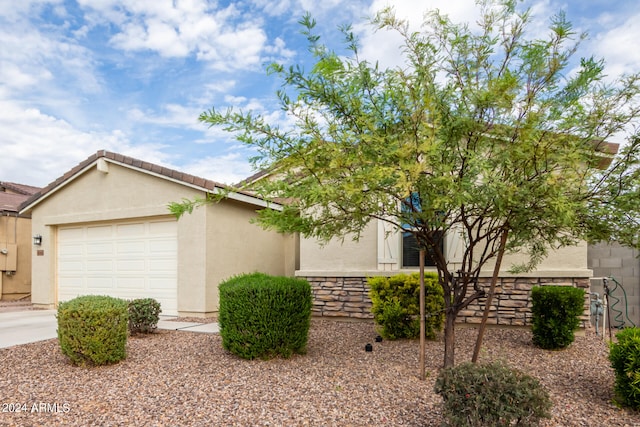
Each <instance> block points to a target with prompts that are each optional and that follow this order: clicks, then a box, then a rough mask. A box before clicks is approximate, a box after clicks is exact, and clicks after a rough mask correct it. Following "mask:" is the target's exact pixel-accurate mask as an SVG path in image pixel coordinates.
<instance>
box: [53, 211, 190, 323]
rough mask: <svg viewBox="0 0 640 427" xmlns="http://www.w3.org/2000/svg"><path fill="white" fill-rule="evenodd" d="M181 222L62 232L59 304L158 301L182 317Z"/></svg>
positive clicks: (165, 309)
mask: <svg viewBox="0 0 640 427" xmlns="http://www.w3.org/2000/svg"><path fill="white" fill-rule="evenodd" d="M177 247H178V245H177V222H176V221H141V222H131V223H113V224H96V225H85V226H77V227H60V228H59V229H58V300H59V301H67V300H70V299H72V298H75V297H77V296H79V295H110V296H113V297H118V298H124V299H134V298H155V299H156V300H158V302H160V304H161V306H162V314H166V315H176V314H177V311H178V304H177V294H178V291H177V284H178V280H177V278H178V274H177V270H178V261H177Z"/></svg>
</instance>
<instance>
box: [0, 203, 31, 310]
mask: <svg viewBox="0 0 640 427" xmlns="http://www.w3.org/2000/svg"><path fill="white" fill-rule="evenodd" d="M31 237H32V235H31V218H22V217H17V216H16V215H15V214H9V215H6V214H5V215H0V250H2V249H6V250H7V254H0V298H1V299H2V300H7V301H8V300H16V299H20V298H23V297H28V296H29V295H30V294H31V256H30V254H31V242H32V239H31ZM14 265H15V268H14Z"/></svg>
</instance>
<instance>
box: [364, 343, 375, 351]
mask: <svg viewBox="0 0 640 427" xmlns="http://www.w3.org/2000/svg"><path fill="white" fill-rule="evenodd" d="M364 351H373V346H372V345H371V344H367V345H365V346H364Z"/></svg>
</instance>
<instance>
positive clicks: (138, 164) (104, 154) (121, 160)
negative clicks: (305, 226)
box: [19, 150, 282, 212]
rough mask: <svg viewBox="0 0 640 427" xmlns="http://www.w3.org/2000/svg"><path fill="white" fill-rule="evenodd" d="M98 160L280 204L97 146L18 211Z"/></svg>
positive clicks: (199, 187)
mask: <svg viewBox="0 0 640 427" xmlns="http://www.w3.org/2000/svg"><path fill="white" fill-rule="evenodd" d="M100 162H106V163H114V164H117V165H119V166H122V167H125V168H129V169H134V170H137V171H139V172H142V173H146V174H149V175H153V176H156V177H158V178H161V179H166V180H169V181H173V182H176V183H178V184H182V185H185V186H187V187H191V188H195V189H197V190H201V191H203V192H205V193H212V194H219V193H223V192H228V193H227V194H226V197H227V198H229V199H233V200H238V201H241V202H245V203H249V204H252V205H255V206H257V207H263V208H264V207H269V208H272V209H281V208H282V207H281V206H280V205H277V204H273V203H269V202H267V201H265V200H263V199H261V198H259V197H256V196H255V195H254V194H252V193H250V192H247V191H237V190H235V189H233V188H231V187H229V186H227V185H225V184H221V183H218V182H215V181H211V180H208V179H205V178H200V177H197V176H194V175H190V174H187V173H184V172H180V171H177V170H174V169H169V168H166V167H164V166H159V165H156V164H153V163H149V162H145V161H142V160H138V159H134V158H132V157H128V156H125V155H122V154H118V153H113V152H110V151H106V150H99V151H98V152H96V153H95V154H93V155H91V156H89V157H88V158H87V159H86V160H84V161H82V162H80V163H79V164H78V165H76V166H75V167H74V168H72V169H71V170H69V171H68V172H67V173H65V174H64V175H62V176H61V177H60V178H58V179H56V180H55V181H53V182H52V183H51V184H49V185H47V186H46V187H44V188H43V189H41V190H40V191H38V192H37V193H35V194H33V195H32V196H31V197H29V198H28V199H27V200H25V201H24V202H23V203H22V204H21V205H20V207H19V209H20V212H26V211H29V210H31V209H33V208H34V207H35V206H36V205H38V204H39V203H40V202H42V201H43V200H45V199H46V198H48V197H49V196H51V195H52V194H54V193H55V192H57V191H58V190H60V189H61V188H63V187H64V186H66V185H67V184H68V183H70V182H72V181H73V180H74V179H76V178H77V177H79V176H81V175H82V174H83V173H84V172H86V171H87V170H89V169H91V168H92V167H93V166H95V165H98V168H100V167H101V163H100ZM167 212H168V211H167Z"/></svg>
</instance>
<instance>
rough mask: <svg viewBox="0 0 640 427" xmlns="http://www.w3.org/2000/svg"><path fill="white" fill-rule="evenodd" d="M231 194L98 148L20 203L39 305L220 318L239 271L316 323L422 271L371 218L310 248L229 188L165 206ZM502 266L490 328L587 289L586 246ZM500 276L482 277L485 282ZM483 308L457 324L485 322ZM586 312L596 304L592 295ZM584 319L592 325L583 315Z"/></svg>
mask: <svg viewBox="0 0 640 427" xmlns="http://www.w3.org/2000/svg"><path fill="white" fill-rule="evenodd" d="M225 188H226V187H225V186H224V185H222V184H218V183H215V182H212V181H208V180H205V179H202V178H198V177H194V176H192V175H188V174H184V173H181V172H178V171H175V170H170V169H166V168H163V167H161V166H158V165H154V164H151V163H147V162H144V161H140V160H136V159H132V158H130V157H127V156H123V155H120V154H116V153H111V152H108V151H98V152H97V153H96V154H94V155H92V156H90V157H89V158H88V159H86V160H85V161H83V162H82V163H80V164H79V165H77V166H76V167H75V168H73V169H72V170H70V171H69V172H67V173H66V174H64V175H63V176H62V177H60V178H59V179H57V180H56V181H55V182H53V183H51V184H50V185H48V186H47V187H45V188H44V189H42V190H41V191H40V192H38V193H36V194H34V195H33V196H32V197H31V198H30V199H28V200H27V201H26V202H25V203H23V205H22V207H21V212H22V213H23V214H30V215H31V217H32V226H33V234H34V235H39V236H41V242H40V244H39V245H34V246H33V278H32V282H33V283H32V302H33V304H35V305H36V306H44V307H52V306H55V305H56V304H57V303H58V302H59V301H64V300H68V299H71V298H73V297H75V296H78V295H84V294H109V295H113V296H117V297H122V298H126V299H131V298H139V297H152V298H156V299H157V300H158V301H160V303H161V304H162V308H163V313H164V314H173V315H181V316H215V315H216V313H217V311H218V284H219V283H220V282H221V281H223V280H225V279H227V278H229V277H231V276H233V275H237V274H240V273H248V272H254V271H262V272H265V273H268V274H276V275H288V276H293V275H295V276H298V277H302V278H305V279H307V280H308V281H309V282H310V283H311V285H312V290H313V295H314V306H313V313H314V315H316V316H331V317H348V318H371V317H372V315H371V311H370V308H371V300H370V299H369V296H368V286H367V283H366V282H367V277H371V276H379V275H387V276H388V275H393V274H397V273H400V272H413V271H417V270H418V265H417V257H416V254H415V253H414V252H415V250H413V249H412V248H413V245H412V244H411V242H410V241H407V239H408V238H410V236H409V237H408V236H404V235H403V234H402V233H400V232H397V231H394V230H391V229H388V225H386V224H385V223H384V222H382V221H372V222H371V223H370V225H369V226H368V228H367V229H366V230H365V231H364V232H363V233H362V235H361V238H360V240H359V241H357V242H354V241H352V240H350V239H349V238H348V237H347V238H345V239H344V240H343V241H342V240H338V239H336V240H334V241H331V242H329V243H328V244H327V245H324V246H323V245H319V244H318V243H317V242H316V241H314V240H313V239H305V238H300V237H298V236H291V235H283V234H280V233H277V232H274V231H266V230H263V229H262V228H260V227H259V226H258V225H256V224H253V223H251V222H250V220H251V219H252V218H254V217H255V215H256V211H258V210H260V209H280V208H281V206H280V205H276V204H271V205H268V204H267V203H266V202H265V201H264V200H262V199H260V198H258V197H256V196H255V195H253V194H252V193H251V192H245V191H235V190H234V191H231V192H230V193H229V194H228V196H227V197H226V198H225V199H224V200H222V201H221V202H219V203H216V204H212V205H207V206H205V207H202V208H199V209H195V210H194V211H193V213H191V214H189V215H184V216H182V217H181V218H180V220H176V218H175V217H174V216H172V215H171V214H170V212H169V210H168V207H167V206H168V204H169V203H171V202H175V201H181V200H183V199H190V200H192V199H194V198H197V197H200V198H203V197H206V196H207V194H211V193H216V192H219V191H221V190H223V189H225ZM462 245H463V242H462V241H461V239H460V238H459V236H457V235H455V233H453V234H451V235H448V236H446V238H445V243H444V249H445V251H446V254H447V258H448V260H449V261H450V262H451V263H452V265H453V266H454V270H455V264H456V263H459V262H460V252H461V249H462ZM515 261H518V256H512V257H510V258H509V257H507V258H506V259H505V260H504V261H503V266H504V270H503V271H502V273H501V277H500V282H499V283H498V287H497V295H496V297H495V298H494V310H492V312H491V318H490V322H491V323H494V324H500V325H514V326H521V325H527V324H529V322H530V304H531V303H530V295H529V293H530V290H531V288H532V287H533V286H535V285H541V284H562V285H568V286H576V287H581V288H584V289H586V290H587V291H588V289H589V285H590V283H589V279H590V277H591V276H592V271H591V270H590V269H589V268H588V265H587V245H586V244H580V245H577V246H575V247H566V248H562V249H559V250H557V251H555V252H553V253H552V254H551V256H549V257H548V258H547V259H546V260H545V261H544V262H543V263H542V264H541V265H540V266H539V267H538V269H537V270H536V271H534V272H531V273H527V274H519V275H512V274H509V273H508V272H507V269H508V268H509V266H510V265H511V264H512V263H513V262H515ZM491 273H492V267H491V266H487V271H486V274H484V276H483V277H482V278H481V280H483V281H486V283H488V282H489V280H490V276H491ZM483 304H484V299H480V300H478V301H477V302H476V303H475V304H472V305H471V306H469V307H468V308H467V309H466V310H464V311H463V312H461V315H460V317H459V321H461V322H464V323H469V324H475V323H478V322H479V321H480V318H481V315H482V313H481V312H482V308H483ZM585 309H586V310H587V311H586V312H587V313H588V296H587V297H586V298H585ZM585 320H588V317H586V318H585Z"/></svg>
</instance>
